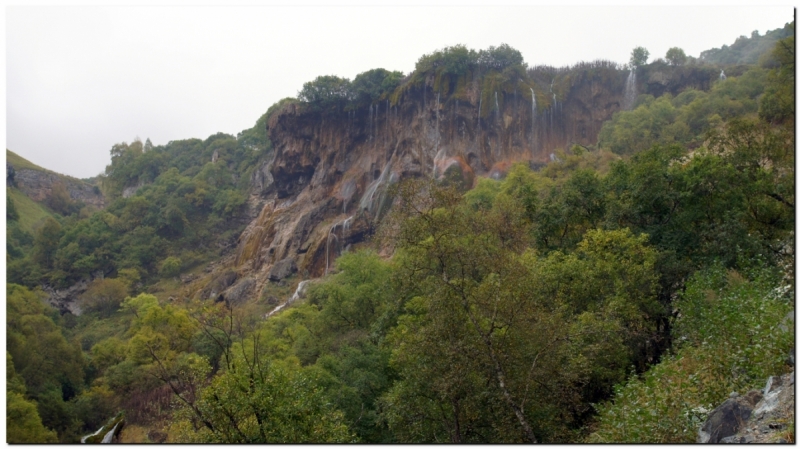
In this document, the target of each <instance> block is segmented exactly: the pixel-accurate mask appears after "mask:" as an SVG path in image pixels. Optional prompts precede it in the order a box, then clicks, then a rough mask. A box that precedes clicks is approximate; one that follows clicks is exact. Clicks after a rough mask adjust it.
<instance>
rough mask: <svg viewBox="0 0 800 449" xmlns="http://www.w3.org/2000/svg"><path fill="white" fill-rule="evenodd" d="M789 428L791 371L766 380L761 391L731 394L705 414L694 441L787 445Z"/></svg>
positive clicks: (792, 387) (792, 379)
mask: <svg viewBox="0 0 800 449" xmlns="http://www.w3.org/2000/svg"><path fill="white" fill-rule="evenodd" d="M793 425H794V371H792V372H790V373H787V374H784V375H782V376H772V377H770V378H769V379H768V380H767V384H766V386H765V387H764V389H763V390H751V391H749V392H748V393H747V394H746V395H744V396H739V395H738V394H736V393H731V397H730V398H729V399H727V400H726V401H725V402H723V403H722V404H721V405H720V406H719V407H717V408H715V409H714V410H712V411H711V413H710V414H709V415H708V420H707V421H706V422H705V423H704V424H703V426H702V427H701V428H700V431H699V432H698V436H697V442H698V443H712V444H716V443H780V442H782V443H787V442H788V441H787V440H786V439H785V438H784V434H785V433H786V431H787V429H788V428H789V426H792V427H793ZM792 437H793V435H792Z"/></svg>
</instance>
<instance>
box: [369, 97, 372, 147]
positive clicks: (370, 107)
mask: <svg viewBox="0 0 800 449" xmlns="http://www.w3.org/2000/svg"><path fill="white" fill-rule="evenodd" d="M369 140H372V105H369Z"/></svg>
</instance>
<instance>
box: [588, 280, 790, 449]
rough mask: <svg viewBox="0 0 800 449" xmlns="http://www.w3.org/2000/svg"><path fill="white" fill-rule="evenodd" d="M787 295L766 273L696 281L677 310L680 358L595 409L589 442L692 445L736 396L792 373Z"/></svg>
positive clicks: (673, 356) (626, 386)
mask: <svg viewBox="0 0 800 449" xmlns="http://www.w3.org/2000/svg"><path fill="white" fill-rule="evenodd" d="M790 289H791V286H790V285H781V284H779V283H778V282H777V278H776V276H775V274H774V273H772V272H770V270H768V269H764V268H761V267H758V268H756V269H754V270H752V271H751V272H750V273H748V274H747V275H745V276H743V275H742V274H740V273H738V272H736V271H733V270H730V271H728V270H725V269H724V268H723V267H721V266H719V265H716V266H713V267H711V268H708V269H706V270H704V271H701V272H698V273H697V274H695V275H694V276H693V278H692V280H691V282H689V284H688V285H687V287H686V291H685V293H683V294H682V295H681V296H680V298H679V299H678V301H676V303H675V309H676V310H677V311H678V314H677V318H675V322H674V326H675V339H676V341H677V342H679V344H678V345H677V346H676V349H675V352H674V353H672V354H671V355H669V356H668V357H666V358H665V359H664V360H662V361H661V363H659V364H658V365H656V366H655V367H654V368H653V369H651V370H650V371H648V372H647V373H646V374H644V375H643V376H641V377H634V378H631V379H630V380H629V381H628V382H627V383H626V384H624V385H622V386H620V387H619V388H617V390H616V392H615V395H614V401H613V403H612V402H608V403H605V404H602V405H600V406H599V407H598V410H599V415H598V423H599V425H598V428H597V429H596V430H595V431H594V433H592V435H591V436H590V437H589V438H588V442H591V443H620V442H625V443H672V444H675V443H694V442H695V439H696V438H697V429H698V427H699V426H700V425H701V424H702V423H703V422H704V421H705V418H706V416H707V414H708V412H710V411H711V410H712V409H713V408H714V407H716V406H717V405H719V404H720V403H722V402H723V401H724V400H725V399H726V397H727V396H728V394H729V393H730V392H731V391H738V392H740V393H742V394H744V393H745V392H746V391H748V390H750V389H755V388H760V387H761V386H762V385H763V382H764V380H765V379H766V378H767V377H768V376H771V375H778V374H780V373H781V372H783V371H785V370H786V369H787V367H786V366H785V365H784V360H785V357H786V354H787V352H788V351H789V349H790V347H791V346H792V344H793V342H794V332H792V331H791V330H790V328H792V327H793V325H792V323H791V322H788V323H787V322H786V320H785V317H786V316H787V313H791V312H790V310H791V309H792V301H793V298H787V297H785V293H786V292H787V291H789V290H790Z"/></svg>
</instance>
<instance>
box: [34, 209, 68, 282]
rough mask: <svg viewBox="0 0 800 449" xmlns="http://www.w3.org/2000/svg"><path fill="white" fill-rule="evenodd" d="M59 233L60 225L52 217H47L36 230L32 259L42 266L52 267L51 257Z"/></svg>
mask: <svg viewBox="0 0 800 449" xmlns="http://www.w3.org/2000/svg"><path fill="white" fill-rule="evenodd" d="M61 235H62V230H61V225H60V224H58V222H57V221H56V220H55V219H53V217H47V219H46V220H45V222H44V224H43V225H42V227H41V228H39V230H38V231H37V232H36V236H35V237H34V240H33V260H34V261H35V262H36V263H38V264H39V265H40V266H41V267H42V268H45V269H47V268H52V267H53V259H54V256H55V252H56V249H57V248H58V241H59V240H60V239H61Z"/></svg>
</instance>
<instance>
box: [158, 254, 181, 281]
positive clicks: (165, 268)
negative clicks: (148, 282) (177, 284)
mask: <svg viewBox="0 0 800 449" xmlns="http://www.w3.org/2000/svg"><path fill="white" fill-rule="evenodd" d="M158 272H159V274H160V275H161V277H164V278H172V277H175V276H177V275H178V274H179V273H180V272H181V260H180V259H179V258H177V257H175V256H169V257H167V258H166V259H164V261H163V262H161V268H159V270H158Z"/></svg>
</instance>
